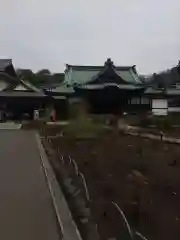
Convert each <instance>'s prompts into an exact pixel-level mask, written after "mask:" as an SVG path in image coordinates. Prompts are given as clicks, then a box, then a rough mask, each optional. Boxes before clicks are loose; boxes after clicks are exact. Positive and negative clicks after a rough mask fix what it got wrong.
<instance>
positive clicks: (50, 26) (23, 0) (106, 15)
mask: <svg viewBox="0 0 180 240" xmlns="http://www.w3.org/2000/svg"><path fill="white" fill-rule="evenodd" d="M0 29H1V36H0V56H6V57H10V58H12V59H13V62H14V64H15V66H16V67H21V68H32V69H33V70H35V71H36V70H37V69H41V68H49V69H50V70H51V71H53V72H55V71H57V72H59V71H63V70H64V67H65V64H66V63H69V64H82V65H88V64H90V65H102V64H103V63H104V61H105V60H106V58H107V57H111V58H112V60H113V61H114V63H115V64H116V65H134V64H136V65H137V69H138V71H139V72H140V73H151V72H155V71H160V70H163V69H166V68H168V67H171V66H173V65H175V64H176V63H177V62H178V60H179V59H180V1H179V0H167V1H165V0H111V1H109V0H91V1H90V0H6V1H2V3H1V8H0Z"/></svg>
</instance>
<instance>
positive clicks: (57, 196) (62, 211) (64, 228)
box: [36, 134, 82, 240]
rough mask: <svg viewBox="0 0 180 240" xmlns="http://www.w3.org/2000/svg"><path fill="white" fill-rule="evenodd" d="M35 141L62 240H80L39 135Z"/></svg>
mask: <svg viewBox="0 0 180 240" xmlns="http://www.w3.org/2000/svg"><path fill="white" fill-rule="evenodd" d="M36 141H37V146H38V150H39V153H40V157H41V163H42V166H43V169H44V172H45V176H46V179H47V184H48V188H49V191H50V195H51V198H52V202H53V206H54V209H55V212H56V216H57V220H58V224H59V227H60V230H61V232H62V235H63V238H62V239H63V240H82V238H81V236H80V233H79V230H78V229H77V226H76V224H75V222H74V220H73V218H72V215H71V212H70V210H69V207H68V204H67V202H66V200H65V198H64V195H63V193H62V191H61V188H60V186H59V184H58V182H57V180H56V177H55V174H54V172H53V169H52V167H51V165H50V163H49V160H48V157H47V155H46V152H45V149H44V147H43V145H42V143H41V140H40V136H39V134H36Z"/></svg>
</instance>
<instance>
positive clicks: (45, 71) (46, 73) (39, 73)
mask: <svg viewBox="0 0 180 240" xmlns="http://www.w3.org/2000/svg"><path fill="white" fill-rule="evenodd" d="M36 75H41V76H42V75H43V76H44V75H51V72H50V71H49V69H41V70H39V71H38V72H37V73H36Z"/></svg>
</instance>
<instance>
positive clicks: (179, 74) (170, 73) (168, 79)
mask: <svg viewBox="0 0 180 240" xmlns="http://www.w3.org/2000/svg"><path fill="white" fill-rule="evenodd" d="M141 80H142V81H143V82H144V83H145V84H147V85H155V86H157V87H159V88H166V87H170V86H171V85H173V84H176V83H179V84H180V62H179V63H178V65H177V66H175V67H172V68H171V69H167V70H165V71H162V72H159V73H153V74H151V75H149V76H146V77H145V76H141Z"/></svg>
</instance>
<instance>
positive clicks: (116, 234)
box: [46, 130, 180, 240]
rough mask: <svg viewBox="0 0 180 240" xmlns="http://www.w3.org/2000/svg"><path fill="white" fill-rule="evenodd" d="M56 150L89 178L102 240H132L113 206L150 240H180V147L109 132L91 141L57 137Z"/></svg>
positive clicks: (53, 132)
mask: <svg viewBox="0 0 180 240" xmlns="http://www.w3.org/2000/svg"><path fill="white" fill-rule="evenodd" d="M59 131H60V130H59ZM57 132H58V131H56V134H57ZM53 134H55V131H54V130H52V132H51V130H49V131H46V135H51V136H52V135H53ZM51 146H52V147H53V149H54V150H56V151H57V149H58V148H59V150H60V151H59V153H60V155H63V156H71V157H72V158H73V159H75V161H76V162H77V164H78V168H79V170H80V171H81V172H82V173H83V174H84V176H85V178H86V182H87V186H88V190H89V194H90V199H91V201H90V209H91V214H92V217H93V220H94V222H96V224H97V228H98V231H99V234H100V236H101V239H102V240H107V239H110V238H115V239H129V238H128V235H127V229H126V228H125V225H124V221H123V220H122V217H121V216H120V214H119V213H118V211H117V209H116V208H115V207H114V205H113V204H112V202H116V203H117V204H118V205H119V206H120V208H121V209H122V210H123V211H124V213H125V215H126V216H127V219H128V221H129V223H130V225H131V227H132V229H133V230H134V231H139V232H141V233H142V234H143V235H144V236H146V237H147V239H148V240H151V239H152V240H169V239H173V240H178V239H180V204H179V203H180V146H179V145H176V144H168V143H163V142H161V141H156V140H150V139H144V138H141V137H135V136H128V135H125V134H120V133H112V132H109V133H106V134H104V136H103V137H101V138H91V139H88V138H87V139H85V138H81V139H78V138H72V137H67V136H66V137H57V138H54V139H52V141H51ZM56 161H60V160H59V158H57V159H56Z"/></svg>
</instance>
